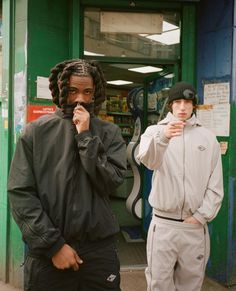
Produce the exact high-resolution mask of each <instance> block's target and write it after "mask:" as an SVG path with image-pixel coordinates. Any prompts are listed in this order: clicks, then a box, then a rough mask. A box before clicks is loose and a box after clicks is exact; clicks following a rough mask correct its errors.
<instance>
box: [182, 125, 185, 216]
mask: <svg viewBox="0 0 236 291" xmlns="http://www.w3.org/2000/svg"><path fill="white" fill-rule="evenodd" d="M184 181H185V136H184V129H183V192H184V199H183V205H182V209H181V219H183V210H184V204H185V195H186V193H185V182H184Z"/></svg>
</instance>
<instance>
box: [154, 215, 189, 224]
mask: <svg viewBox="0 0 236 291" xmlns="http://www.w3.org/2000/svg"><path fill="white" fill-rule="evenodd" d="M154 215H155V216H156V217H158V218H161V219H167V220H173V221H178V222H183V221H184V219H175V218H171V217H164V216H160V215H157V214H154Z"/></svg>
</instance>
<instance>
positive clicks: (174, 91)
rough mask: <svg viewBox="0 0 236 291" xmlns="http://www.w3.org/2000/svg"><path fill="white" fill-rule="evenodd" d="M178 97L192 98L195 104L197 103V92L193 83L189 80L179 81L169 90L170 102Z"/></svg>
mask: <svg viewBox="0 0 236 291" xmlns="http://www.w3.org/2000/svg"><path fill="white" fill-rule="evenodd" d="M178 99H186V100H192V101H193V105H196V104H197V93H196V90H195V88H194V87H193V85H191V84H189V83H187V82H178V83H176V84H175V85H174V86H173V87H171V88H170V90H169V99H168V104H170V103H171V102H173V101H174V100H178Z"/></svg>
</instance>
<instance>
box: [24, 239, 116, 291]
mask: <svg viewBox="0 0 236 291" xmlns="http://www.w3.org/2000/svg"><path fill="white" fill-rule="evenodd" d="M72 246H73V247H74V248H75V249H76V251H77V252H78V254H79V256H80V257H81V259H82V260H83V264H82V265H80V267H79V270H78V271H74V270H73V269H66V270H59V269H57V268H56V267H54V266H53V264H52V262H51V260H49V259H47V258H44V257H36V256H33V255H30V254H28V255H27V257H26V261H25V265H24V291H108V290H109V291H120V262H119V259H118V256H117V251H116V248H115V244H114V242H109V243H108V242H107V241H106V240H104V242H102V243H101V242H99V243H98V244H96V243H93V244H92V246H91V247H88V248H87V249H84V250H82V251H81V252H80V251H79V250H78V249H77V248H79V245H76V243H75V244H74V245H72ZM82 249H83V248H82Z"/></svg>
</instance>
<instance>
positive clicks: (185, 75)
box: [180, 4, 196, 85]
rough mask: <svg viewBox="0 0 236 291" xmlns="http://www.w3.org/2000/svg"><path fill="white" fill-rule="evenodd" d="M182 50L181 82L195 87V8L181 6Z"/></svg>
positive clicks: (192, 6)
mask: <svg viewBox="0 0 236 291" xmlns="http://www.w3.org/2000/svg"><path fill="white" fill-rule="evenodd" d="M182 13H183V17H182V29H181V32H182V39H181V42H182V48H181V64H182V72H181V76H180V78H181V80H183V81H187V82H190V83H192V84H193V85H196V7H195V5H191V4H186V5H183V10H182Z"/></svg>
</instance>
